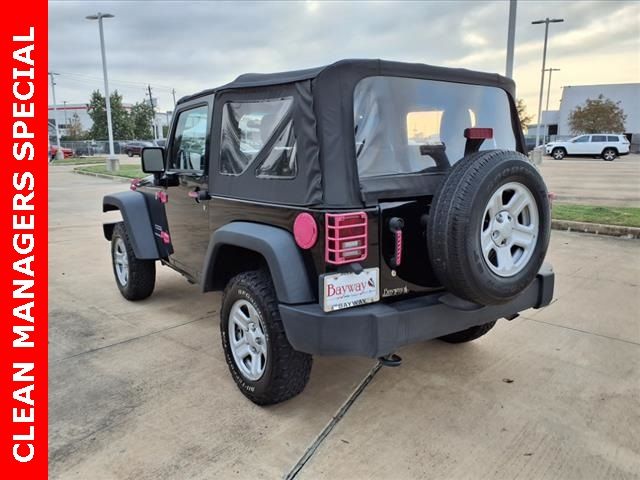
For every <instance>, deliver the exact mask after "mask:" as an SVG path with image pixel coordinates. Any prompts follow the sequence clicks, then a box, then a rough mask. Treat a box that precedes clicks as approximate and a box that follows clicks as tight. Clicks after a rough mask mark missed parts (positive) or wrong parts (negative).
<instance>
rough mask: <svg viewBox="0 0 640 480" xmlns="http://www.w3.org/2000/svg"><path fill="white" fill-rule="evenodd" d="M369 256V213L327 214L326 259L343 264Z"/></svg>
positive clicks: (329, 261)
mask: <svg viewBox="0 0 640 480" xmlns="http://www.w3.org/2000/svg"><path fill="white" fill-rule="evenodd" d="M365 258H367V214H366V213H364V212H352V213H338V214H332V213H327V214H326V215H325V260H326V262H327V263H333V264H334V265H342V264H344V263H351V262H359V261H361V260H364V259H365Z"/></svg>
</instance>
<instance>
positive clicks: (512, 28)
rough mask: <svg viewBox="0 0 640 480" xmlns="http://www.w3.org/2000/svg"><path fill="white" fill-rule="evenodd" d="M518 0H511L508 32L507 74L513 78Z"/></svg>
mask: <svg viewBox="0 0 640 480" xmlns="http://www.w3.org/2000/svg"><path fill="white" fill-rule="evenodd" d="M517 6H518V0H509V31H508V32H507V66H506V68H505V75H506V76H507V77H509V78H513V50H514V43H515V40H516V7H517Z"/></svg>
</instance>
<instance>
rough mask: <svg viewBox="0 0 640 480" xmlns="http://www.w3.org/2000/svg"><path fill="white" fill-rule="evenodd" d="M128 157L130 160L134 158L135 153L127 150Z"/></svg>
mask: <svg viewBox="0 0 640 480" xmlns="http://www.w3.org/2000/svg"><path fill="white" fill-rule="evenodd" d="M127 156H128V157H129V158H131V157H133V152H132V151H131V150H127Z"/></svg>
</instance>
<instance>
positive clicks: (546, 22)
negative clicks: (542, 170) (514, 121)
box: [531, 17, 564, 147]
mask: <svg viewBox="0 0 640 480" xmlns="http://www.w3.org/2000/svg"><path fill="white" fill-rule="evenodd" d="M560 22H564V18H549V17H547V18H545V19H544V20H535V21H533V22H531V24H532V25H540V24H542V23H544V48H543V49H542V71H541V76H540V99H539V100H538V126H537V127H536V147H537V146H538V145H540V122H541V118H540V117H541V116H542V94H543V90H544V71H545V67H546V62H547V39H548V38H549V24H550V23H560Z"/></svg>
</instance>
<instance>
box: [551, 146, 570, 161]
mask: <svg viewBox="0 0 640 480" xmlns="http://www.w3.org/2000/svg"><path fill="white" fill-rule="evenodd" d="M551 156H552V157H553V159H554V160H562V159H563V158H564V157H566V156H567V151H566V150H565V149H564V148H562V147H556V148H554V149H553V150H551Z"/></svg>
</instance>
